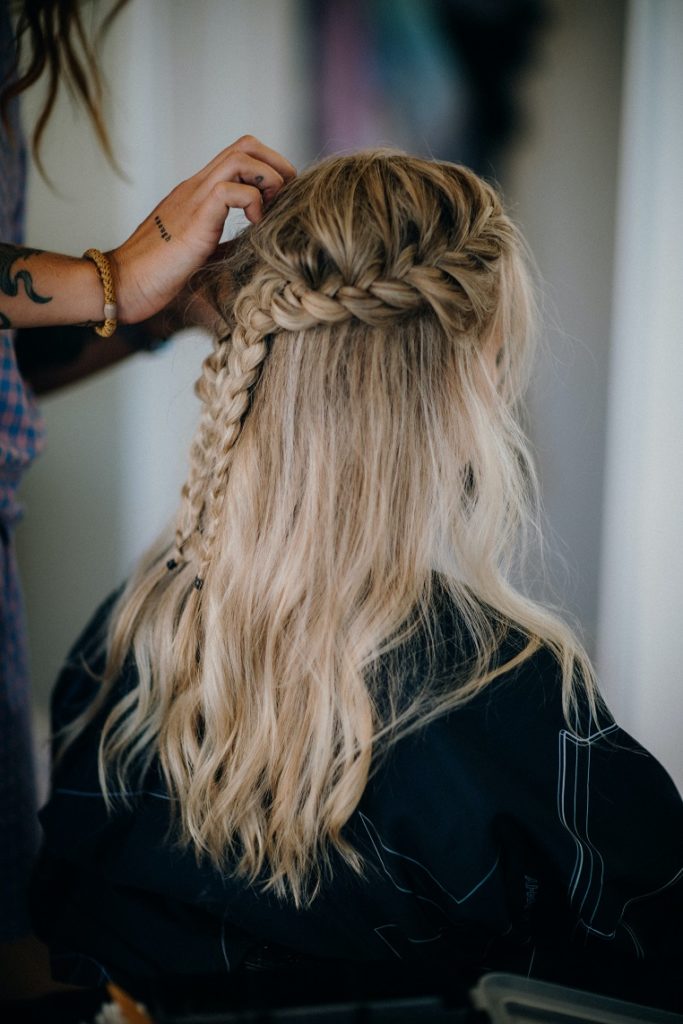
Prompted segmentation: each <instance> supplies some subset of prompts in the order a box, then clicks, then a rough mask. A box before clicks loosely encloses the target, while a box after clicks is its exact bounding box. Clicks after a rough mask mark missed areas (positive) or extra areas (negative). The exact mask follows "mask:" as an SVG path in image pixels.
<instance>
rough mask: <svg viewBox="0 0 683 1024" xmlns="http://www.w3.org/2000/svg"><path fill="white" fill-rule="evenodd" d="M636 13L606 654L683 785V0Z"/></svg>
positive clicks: (636, 2)
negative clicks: (682, 191) (682, 184)
mask: <svg viewBox="0 0 683 1024" xmlns="http://www.w3.org/2000/svg"><path fill="white" fill-rule="evenodd" d="M630 14H631V17H630V22H629V34H628V49H627V69H628V73H627V78H626V95H625V104H624V118H623V137H622V144H621V161H620V189H619V206H618V210H619V219H618V225H619V227H618V234H617V242H618V244H617V267H616V276H615V288H614V307H615V319H614V336H613V353H612V362H611V372H610V389H609V432H608V471H607V479H606V490H605V520H604V531H603V558H602V594H601V604H600V612H601V615H600V645H599V667H600V673H601V677H602V679H603V683H604V686H605V688H606V690H607V693H608V696H609V698H610V701H611V703H612V705H613V706H614V708H615V710H616V711H617V712H618V714H619V715H620V717H621V719H622V720H623V721H624V723H625V725H626V726H627V727H628V728H629V729H631V730H632V731H633V732H634V733H635V734H636V735H637V736H638V738H639V739H641V741H642V742H643V743H644V744H645V745H646V746H649V747H650V748H651V749H653V750H654V751H655V752H656V753H657V755H658V756H659V757H660V759H661V760H662V761H663V762H664V764H665V765H666V766H667V767H668V769H669V771H670V772H671V774H672V775H673V777H674V779H675V780H676V781H677V783H678V785H679V786H680V787H681V788H682V789H683V746H682V745H681V732H682V728H683V692H682V689H681V671H682V666H683V611H682V609H683V543H682V537H681V534H682V532H683V279H682V273H683V203H682V202H681V168H683V130H682V128H683V60H682V59H681V58H682V56H683V3H681V2H680V0H632V4H631V12H630Z"/></svg>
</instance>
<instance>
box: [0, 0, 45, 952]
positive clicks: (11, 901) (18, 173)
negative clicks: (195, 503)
mask: <svg viewBox="0 0 683 1024" xmlns="http://www.w3.org/2000/svg"><path fill="white" fill-rule="evenodd" d="M7 8H8V5H7V4H6V3H4V0H0V80H4V79H5V78H6V75H7V73H8V70H9V69H10V68H11V66H12V63H13V39H12V33H11V27H10V24H9V18H8V9H7ZM10 123H11V135H7V134H5V132H4V129H3V127H2V125H1V124H0V240H2V241H3V242H11V243H14V244H19V243H20V242H21V241H22V235H23V214H24V208H23V204H24V193H25V181H26V152H25V147H24V145H23V140H22V137H21V131H20V127H19V120H18V110H17V109H16V105H15V109H13V110H11V111H10ZM1 299H2V296H0V301H1ZM42 444H43V424H42V421H41V418H40V414H39V412H38V409H37V407H36V405H35V402H34V401H33V398H32V396H31V394H30V391H28V390H27V388H26V387H25V385H24V382H23V381H22V379H21V376H20V374H19V371H18V369H17V362H16V358H15V354H14V346H13V338H12V332H10V331H2V332H0V584H1V586H2V590H1V591H0V941H7V940H11V939H13V938H17V937H19V936H20V935H22V934H24V933H25V932H27V931H28V930H29V921H28V914H27V907H26V881H27V874H28V871H29V870H30V867H31V862H32V860H33V856H34V854H35V850H36V844H37V835H38V829H37V825H36V806H35V792H34V779H33V755H32V745H31V717H30V695H29V680H28V661H27V655H26V629H25V624H24V613H23V602H22V598H21V588H20V584H19V576H18V573H17V565H16V559H15V556H14V551H13V547H12V529H13V526H14V524H15V522H16V520H17V518H18V517H19V515H20V506H19V504H18V502H17V498H16V493H17V487H18V485H19V481H20V479H21V476H22V473H23V472H24V470H25V469H26V467H27V466H28V465H30V463H31V462H32V461H33V459H34V458H35V456H36V455H37V454H38V452H39V451H40V449H41V447H42Z"/></svg>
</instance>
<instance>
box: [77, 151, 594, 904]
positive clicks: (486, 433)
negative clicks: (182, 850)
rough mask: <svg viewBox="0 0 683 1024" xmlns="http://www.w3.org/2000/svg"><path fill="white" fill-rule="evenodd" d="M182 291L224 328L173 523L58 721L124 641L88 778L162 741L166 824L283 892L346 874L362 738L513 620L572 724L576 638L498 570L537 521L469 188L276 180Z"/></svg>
mask: <svg viewBox="0 0 683 1024" xmlns="http://www.w3.org/2000/svg"><path fill="white" fill-rule="evenodd" d="M201 286H202V287H203V288H204V290H205V294H206V296H207V297H208V298H209V300H210V301H211V302H212V303H213V305H214V306H215V308H216V310H217V311H218V314H219V317H220V330H219V332H218V333H217V337H216V340H215V343H214V347H213V351H212V352H211V354H210V355H209V357H208V358H207V359H206V361H205V363H204V368H203V372H202V376H201V378H200V380H199V382H198V384H197V391H198V394H199V396H200V398H201V400H202V403H203V411H202V416H201V421H200V424H199V428H198V431H197V434H196V438H195V442H194V444H193V447H192V452H191V459H190V473H189V477H188V480H187V483H186V485H185V487H184V489H183V493H182V501H181V508H180V512H179V516H178V521H177V527H176V533H175V539H174V540H173V539H171V538H169V537H165V538H162V540H161V541H160V543H159V545H158V546H157V547H156V548H155V549H154V550H153V551H152V552H151V553H150V555H149V556H147V557H146V558H144V559H143V560H142V561H141V563H140V565H139V567H138V570H137V572H136V573H135V574H134V575H133V577H132V578H131V580H130V582H129V584H128V586H127V588H126V590H125V592H124V594H123V595H122V597H121V598H120V600H119V603H118V605H117V607H116V609H115V611H114V613H113V615H112V619H111V625H110V634H109V638H108V650H107V663H106V667H105V672H104V680H103V686H102V689H101V691H100V700H99V703H98V704H96V705H94V706H93V707H92V708H90V709H89V710H88V712H87V713H86V715H85V718H84V719H83V720H79V721H78V722H77V723H76V724H75V726H74V730H73V734H74V735H75V734H77V733H78V730H79V729H80V728H81V727H82V726H83V724H84V722H85V721H86V720H89V719H91V718H92V716H93V715H94V714H95V713H96V710H97V707H101V705H102V702H103V701H105V700H107V697H108V695H111V694H112V693H118V692H119V691H117V690H116V685H117V681H118V680H119V679H120V678H121V673H122V671H123V669H124V666H125V665H126V662H127V659H129V658H132V659H133V661H134V663H135V667H136V670H137V675H136V685H135V686H134V687H133V689H131V690H130V691H129V692H128V693H126V694H125V696H123V697H120V699H118V702H115V703H114V705H113V707H112V708H111V710H110V712H109V715H108V717H107V719H106V721H105V724H104V727H103V729H102V733H101V743H100V778H101V784H102V787H103V792H104V793H105V795H106V794H108V793H109V792H110V791H111V790H110V784H111V781H112V774H113V779H114V780H115V785H114V786H112V787H111V789H113V790H115V791H116V792H117V793H121V792H125V791H126V789H127V788H133V789H134V788H136V787H135V786H130V787H129V786H128V783H129V782H130V781H132V779H131V774H136V775H137V773H139V772H141V771H144V770H145V767H146V766H147V765H150V764H151V762H152V759H154V758H157V759H158V763H159V767H160V769H161V771H162V773H163V775H164V777H165V780H166V785H167V788H168V791H169V793H170V795H171V796H172V797H173V799H172V802H171V806H172V808H173V809H174V810H175V811H176V812H177V814H178V818H179V824H180V829H179V835H180V836H181V839H182V841H183V842H185V843H186V844H187V845H188V846H191V847H192V848H193V849H194V851H195V852H196V853H197V854H198V855H200V856H208V857H209V858H210V859H211V860H212V862H213V863H214V864H215V865H217V866H218V867H219V868H220V869H221V870H227V871H230V872H233V873H235V874H237V875H240V876H242V877H244V878H247V879H249V880H251V881H252V882H254V883H256V882H258V883H259V884H263V885H265V887H266V888H269V889H271V890H273V891H274V892H276V893H277V894H278V895H280V896H282V897H292V898H293V899H294V900H295V901H296V902H297V903H299V904H300V903H302V902H305V901H306V900H310V899H312V898H313V897H314V896H315V893H316V891H317V889H318V885H319V883H320V880H321V878H322V876H323V874H324V873H325V872H329V871H331V870H332V863H333V860H332V857H331V854H332V853H333V852H334V853H336V854H337V855H338V856H340V857H341V858H342V859H343V860H344V861H345V862H346V863H347V864H348V865H350V867H351V868H353V869H357V870H359V869H360V868H361V866H362V864H361V858H360V855H359V852H358V851H357V850H356V849H354V848H353V847H352V845H351V844H350V840H349V837H348V832H347V831H346V830H345V828H344V826H345V825H346V823H347V821H348V819H349V817H350V815H351V814H352V813H353V811H354V809H355V808H356V806H357V805H358V802H359V800H360V799H361V796H362V794H363V790H364V788H365V785H366V783H367V779H368V775H369V772H370V770H371V766H372V759H373V758H374V757H375V756H376V754H377V752H378V751H380V750H382V749H386V748H387V747H388V746H389V745H390V744H391V743H394V742H396V741H397V739H398V738H399V737H400V736H401V735H402V734H405V732H406V731H407V730H409V729H414V728H418V727H420V726H421V725H423V724H424V723H425V722H427V721H429V720H430V718H432V717H434V716H435V715H437V714H442V713H443V712H444V711H446V710H452V709H453V708H455V707H456V706H458V705H460V704H462V703H463V702H464V701H466V700H467V699H469V698H470V697H472V696H473V695H474V694H476V693H477V692H479V691H480V690H481V689H482V688H483V687H484V686H486V685H488V684H489V683H490V682H491V681H492V680H493V679H495V678H496V677H497V676H499V675H500V674H501V673H503V672H505V671H506V670H508V669H509V668H510V667H511V664H512V663H511V662H507V663H505V664H501V661H502V659H501V657H500V651H501V639H502V637H503V636H504V635H505V634H506V632H508V631H509V630H510V629H511V628H514V629H515V630H516V638H517V640H519V641H520V642H519V644H518V645H517V647H516V648H515V649H517V648H518V649H519V653H518V654H517V655H516V656H515V658H514V659H513V660H514V663H518V662H520V661H522V660H524V658H526V657H529V656H530V654H531V653H532V652H533V651H534V650H535V649H536V648H537V647H538V646H539V644H544V645H545V646H546V647H548V649H550V650H551V651H552V652H553V653H554V654H555V656H556V658H557V661H558V665H559V672H560V674H561V679H562V686H563V698H564V702H565V714H566V715H567V717H568V719H569V716H570V712H571V711H572V709H573V707H574V706H575V694H576V691H577V686H578V682H577V680H578V681H582V682H583V683H585V688H584V689H585V692H587V694H588V698H589V700H591V699H592V698H591V694H592V692H593V691H592V689H591V687H592V676H591V670H590V665H589V663H588V662H587V659H586V656H585V654H584V652H583V651H582V649H581V647H580V645H579V643H578V641H577V640H576V639H575V637H574V636H573V635H572V633H571V632H570V630H569V629H568V628H567V627H566V626H565V625H564V624H563V623H562V622H560V621H559V620H558V619H557V618H555V617H554V616H553V615H552V614H551V613H549V612H548V611H547V610H546V609H544V608H542V607H541V606H539V605H538V604H537V603H535V602H533V601H531V600H530V599H529V598H528V597H526V596H525V595H523V594H522V593H520V592H519V590H518V589H517V587H516V586H515V584H514V583H513V582H512V580H516V579H518V576H517V574H516V570H517V568H518V563H517V561H516V558H517V554H518V551H519V548H520V543H519V542H520V540H523V537H524V527H525V526H528V525H531V526H532V527H534V529H533V530H531V531H528V532H529V534H530V536H531V538H532V539H533V538H534V537H535V535H536V534H535V528H536V520H535V518H534V514H535V508H534V494H535V478H534V473H533V468H532V465H531V462H530V456H529V453H528V448H527V446H526V442H525V438H524V435H523V433H522V431H521V429H520V427H519V425H518V423H517V418H516V416H515V415H514V414H515V404H516V399H517V398H518V397H519V395H520V393H521V389H522V386H523V384H524V379H523V378H524V373H523V371H524V368H525V366H526V363H527V356H528V352H529V342H530V339H531V326H532V319H533V318H532V312H533V307H532V303H531V300H530V298H529V296H530V291H529V284H528V275H527V273H526V270H525V263H524V258H523V249H522V242H521V240H520V238H519V236H518V234H517V232H516V230H515V228H514V226H513V225H512V223H511V222H510V220H509V219H508V217H507V216H506V215H505V213H504V211H503V210H502V208H501V204H500V200H499V198H498V196H497V194H496V192H495V190H494V189H493V188H492V187H491V186H490V185H488V184H486V183H485V182H484V181H482V180H481V179H480V178H478V177H477V176H476V175H474V174H473V173H472V172H470V171H468V170H466V169H465V168H463V167H458V166H454V165H452V164H445V163H436V162H433V161H426V160H419V159H415V158H411V157H408V156H403V155H401V154H396V153H387V152H383V151H376V152H369V153H360V154H356V155H352V156H343V157H336V158H333V159H330V160H327V161H325V162H324V163H322V164H320V165H318V166H317V167H313V168H312V169H311V170H309V171H307V172H306V173H305V174H302V175H301V176H300V177H299V178H298V179H296V180H294V181H292V182H291V183H289V184H288V185H287V186H286V187H285V188H284V189H283V190H282V192H281V193H280V194H279V195H278V198H277V200H276V201H275V203H274V204H273V206H272V208H270V209H269V210H268V211H267V212H266V213H265V215H264V217H263V219H262V221H261V222H260V223H259V224H258V225H256V226H252V227H250V228H248V229H247V230H246V231H245V232H244V233H243V234H242V235H240V236H239V237H238V239H237V240H236V242H235V243H234V245H233V246H232V247H230V249H229V251H228V255H227V257H224V258H222V259H221V260H220V261H218V262H217V263H216V264H215V265H214V266H212V267H210V268H208V269H207V270H206V271H205V272H204V274H203V280H202V282H201ZM512 570H515V574H514V575H513V572H512ZM444 595H445V599H446V600H448V601H450V602H452V604H454V606H455V610H456V612H457V616H458V621H459V622H462V629H463V637H464V641H463V642H464V643H466V649H467V651H468V652H470V651H471V656H470V655H469V653H468V655H467V656H466V657H464V656H463V659H462V662H461V663H460V662H459V663H458V664H454V665H453V666H452V672H453V676H452V678H448V679H446V680H444V679H443V678H441V677H439V678H438V679H437V678H436V676H435V677H434V678H433V677H432V675H431V674H430V673H431V669H430V664H431V662H430V658H431V653H432V652H434V651H435V650H436V644H437V638H436V633H435V632H434V630H433V628H432V627H433V626H434V622H435V619H434V610H435V608H437V607H438V606H439V602H440V601H441V599H442V597H444ZM418 629H419V630H420V631H421V633H420V635H421V636H422V637H424V638H425V641H424V645H423V647H421V651H422V654H423V655H424V660H423V661H422V662H421V669H420V681H419V685H418V686H417V688H415V687H414V686H413V685H412V683H410V685H409V677H410V672H409V671H408V669H407V667H406V659H409V657H410V645H406V643H405V641H406V640H407V639H408V638H409V637H411V636H413V635H415V632H416V630H418ZM434 629H436V627H434ZM464 649H465V647H463V650H464ZM394 654H395V655H396V656H395V657H394ZM392 659H393V660H392ZM434 665H435V668H434V671H435V673H437V671H440V670H437V667H436V662H434ZM425 666H426V667H425ZM577 670H578V671H577ZM449 671H450V666H449ZM127 678H129V677H127ZM111 799H112V800H113V799H114V797H113V796H112V797H111Z"/></svg>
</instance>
